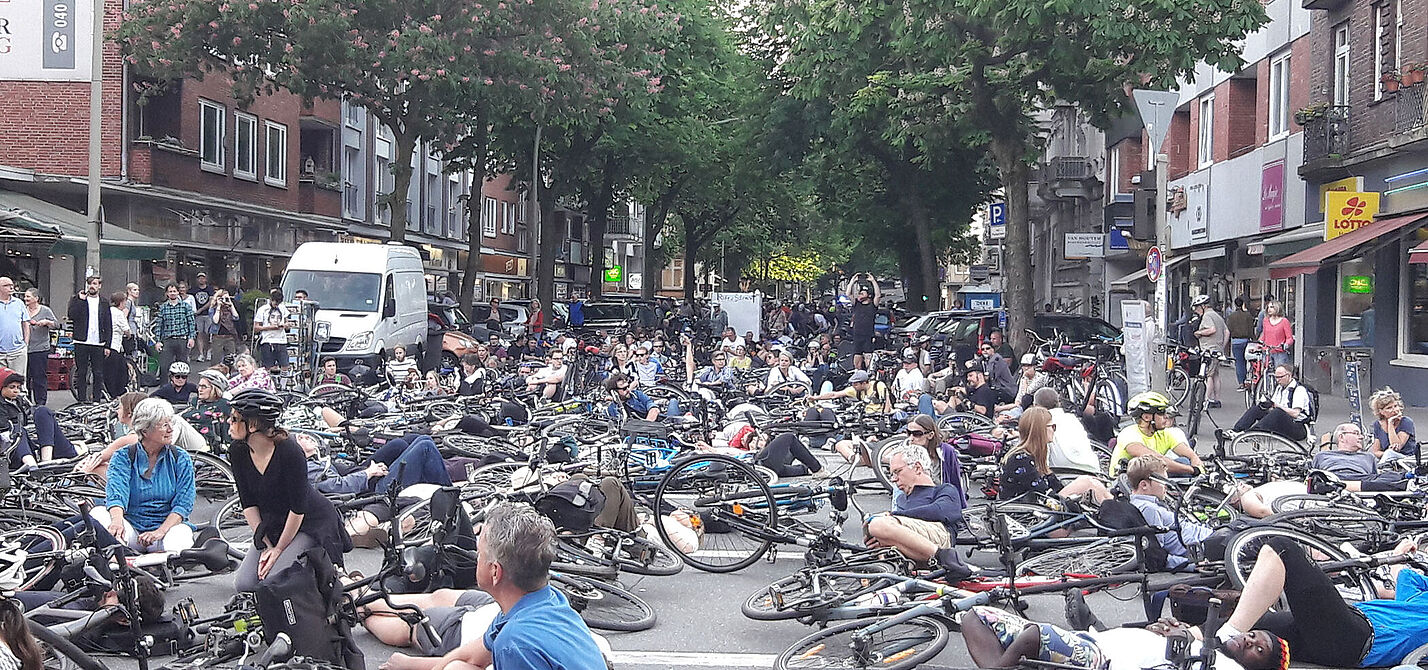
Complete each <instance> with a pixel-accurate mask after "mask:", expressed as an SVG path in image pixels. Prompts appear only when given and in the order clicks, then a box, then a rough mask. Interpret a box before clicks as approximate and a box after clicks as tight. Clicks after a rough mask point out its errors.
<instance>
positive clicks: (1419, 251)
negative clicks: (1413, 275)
mask: <svg viewBox="0 0 1428 670" xmlns="http://www.w3.org/2000/svg"><path fill="white" fill-rule="evenodd" d="M1408 262H1409V263H1428V242H1422V243H1419V245H1418V246H1416V247H1413V248H1412V249H1409V250H1408Z"/></svg>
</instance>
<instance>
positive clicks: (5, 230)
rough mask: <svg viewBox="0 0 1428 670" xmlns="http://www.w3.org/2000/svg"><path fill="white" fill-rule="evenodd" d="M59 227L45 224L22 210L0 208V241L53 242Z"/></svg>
mask: <svg viewBox="0 0 1428 670" xmlns="http://www.w3.org/2000/svg"><path fill="white" fill-rule="evenodd" d="M59 236H60V231H59V228H56V227H54V226H47V225H45V224H43V223H41V222H39V221H36V220H35V219H33V218H31V217H30V216H28V215H26V214H25V212H23V211H18V210H6V209H0V242H53V241H55V240H57V239H59Z"/></svg>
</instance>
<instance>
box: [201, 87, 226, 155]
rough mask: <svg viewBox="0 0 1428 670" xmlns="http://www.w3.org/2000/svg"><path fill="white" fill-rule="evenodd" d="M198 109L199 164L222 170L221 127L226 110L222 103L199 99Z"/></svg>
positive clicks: (222, 138)
mask: <svg viewBox="0 0 1428 670" xmlns="http://www.w3.org/2000/svg"><path fill="white" fill-rule="evenodd" d="M198 111H199V126H198V134H199V137H198V153H199V160H200V163H199V164H200V166H201V167H203V168H205V169H209V170H219V171H222V170H223V168H224V164H223V141H224V139H225V138H224V133H223V129H224V127H225V125H224V123H225V121H224V117H225V116H226V110H225V109H224V107H223V105H219V104H216V103H212V102H209V101H207V100H199V101H198Z"/></svg>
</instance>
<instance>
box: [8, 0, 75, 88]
mask: <svg viewBox="0 0 1428 670" xmlns="http://www.w3.org/2000/svg"><path fill="white" fill-rule="evenodd" d="M93 18H94V6H93V4H92V3H87V2H86V3H80V4H75V3H74V2H73V1H72V0H4V1H3V2H0V81H8V80H29V81H88V80H89V70H90V67H89V66H90V49H91V45H92V44H93V40H91V39H90V37H91V36H92V35H93V34H94V21H93Z"/></svg>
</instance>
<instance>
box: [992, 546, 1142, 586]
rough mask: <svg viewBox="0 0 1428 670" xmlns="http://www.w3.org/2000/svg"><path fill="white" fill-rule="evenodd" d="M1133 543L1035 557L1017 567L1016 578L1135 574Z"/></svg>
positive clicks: (1092, 547)
mask: <svg viewBox="0 0 1428 670" xmlns="http://www.w3.org/2000/svg"><path fill="white" fill-rule="evenodd" d="M1135 568H1136V560H1135V542H1134V540H1133V539H1120V540H1101V541H1098V542H1095V543H1093V544H1089V545H1084V546H1079V547H1066V548H1064V549H1057V550H1055V551H1048V552H1046V553H1044V554H1038V555H1036V556H1033V557H1031V558H1028V559H1026V560H1024V561H1022V562H1021V563H1019V564H1017V568H1016V569H1017V573H1018V574H1032V575H1041V576H1043V577H1060V576H1062V575H1076V576H1082V575H1084V576H1088V577H1105V576H1108V575H1115V574H1120V573H1123V572H1129V571H1132V570H1135Z"/></svg>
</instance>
